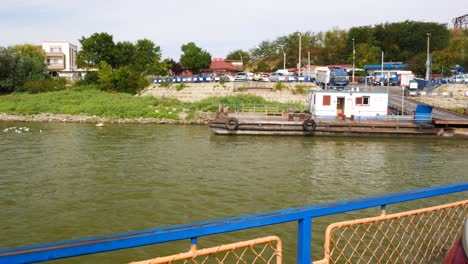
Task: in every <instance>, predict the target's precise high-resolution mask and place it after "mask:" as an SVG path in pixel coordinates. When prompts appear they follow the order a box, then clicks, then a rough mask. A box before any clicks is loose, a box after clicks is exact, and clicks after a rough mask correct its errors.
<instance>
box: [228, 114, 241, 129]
mask: <svg viewBox="0 0 468 264" xmlns="http://www.w3.org/2000/svg"><path fill="white" fill-rule="evenodd" d="M225 124H226V128H227V129H228V130H236V129H237V127H239V121H238V120H237V118H235V117H229V118H228V119H227V120H226V123H225Z"/></svg>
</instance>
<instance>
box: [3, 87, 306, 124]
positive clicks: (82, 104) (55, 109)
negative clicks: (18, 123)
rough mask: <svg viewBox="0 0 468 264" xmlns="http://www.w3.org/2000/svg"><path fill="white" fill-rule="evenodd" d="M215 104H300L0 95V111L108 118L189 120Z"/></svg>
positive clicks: (91, 94)
mask: <svg viewBox="0 0 468 264" xmlns="http://www.w3.org/2000/svg"><path fill="white" fill-rule="evenodd" d="M219 105H223V106H229V107H231V108H240V106H241V105H257V106H260V105H272V106H273V105H274V106H279V107H280V108H281V109H287V108H296V109H298V108H300V107H301V106H300V105H291V104H279V103H272V102H265V100H264V99H263V98H261V97H259V96H255V95H236V96H228V97H212V98H208V99H204V100H202V101H199V102H196V103H183V102H181V101H179V100H177V99H171V98H167V99H158V98H154V97H152V96H133V95H130V94H125V93H108V92H104V91H100V90H98V89H95V88H94V87H90V86H82V87H75V88H73V89H70V90H65V91H57V92H47V93H41V94H27V93H13V94H9V95H3V96H0V112H1V113H8V114H16V115H36V114H41V113H50V114H69V115H89V116H101V117H112V118H159V119H163V118H164V119H173V120H181V119H184V120H193V119H194V118H195V117H196V113H197V112H199V111H202V112H216V111H218V107H219Z"/></svg>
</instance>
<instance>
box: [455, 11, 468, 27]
mask: <svg viewBox="0 0 468 264" xmlns="http://www.w3.org/2000/svg"><path fill="white" fill-rule="evenodd" d="M452 23H453V26H454V27H455V28H459V29H467V28H468V14H466V15H464V16H460V17H456V18H454V19H452Z"/></svg>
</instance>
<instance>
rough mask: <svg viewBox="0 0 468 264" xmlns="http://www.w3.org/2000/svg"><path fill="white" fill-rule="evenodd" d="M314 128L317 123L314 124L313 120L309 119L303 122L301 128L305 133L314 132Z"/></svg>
mask: <svg viewBox="0 0 468 264" xmlns="http://www.w3.org/2000/svg"><path fill="white" fill-rule="evenodd" d="M316 126H317V123H315V120H313V119H311V118H309V119H306V120H304V123H302V127H303V128H304V130H305V131H307V132H312V131H314V130H315V127H316Z"/></svg>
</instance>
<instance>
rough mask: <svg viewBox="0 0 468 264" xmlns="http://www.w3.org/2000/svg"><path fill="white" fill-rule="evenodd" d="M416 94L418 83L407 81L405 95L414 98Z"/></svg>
mask: <svg viewBox="0 0 468 264" xmlns="http://www.w3.org/2000/svg"><path fill="white" fill-rule="evenodd" d="M417 94H418V82H417V81H416V80H411V81H409V87H406V88H405V95H407V96H408V95H409V96H416V95H417Z"/></svg>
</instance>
